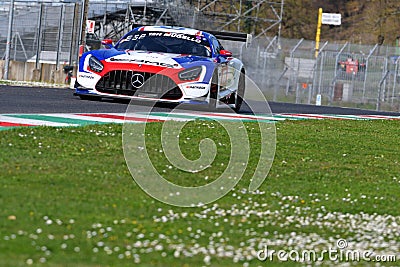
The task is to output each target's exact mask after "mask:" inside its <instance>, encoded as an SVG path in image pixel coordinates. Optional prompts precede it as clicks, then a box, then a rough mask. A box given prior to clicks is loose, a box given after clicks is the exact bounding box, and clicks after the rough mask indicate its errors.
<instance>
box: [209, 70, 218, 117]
mask: <svg viewBox="0 0 400 267" xmlns="http://www.w3.org/2000/svg"><path fill="white" fill-rule="evenodd" d="M218 90H219V84H218V74H217V73H216V72H214V74H213V77H212V79H211V86H210V92H209V95H210V96H209V100H208V109H209V110H212V111H214V110H216V109H217V101H218V99H217V98H218Z"/></svg>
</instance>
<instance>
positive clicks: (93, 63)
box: [89, 56, 104, 72]
mask: <svg viewBox="0 0 400 267" xmlns="http://www.w3.org/2000/svg"><path fill="white" fill-rule="evenodd" d="M89 67H90V69H91V70H93V71H95V72H101V71H102V70H103V68H104V66H103V64H102V63H101V62H100V60H98V59H97V58H95V57H94V56H91V57H90V58H89Z"/></svg>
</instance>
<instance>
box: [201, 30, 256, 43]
mask: <svg viewBox="0 0 400 267" xmlns="http://www.w3.org/2000/svg"><path fill="white" fill-rule="evenodd" d="M206 32H208V33H211V34H212V35H214V36H215V37H216V38H217V39H220V40H227V41H237V42H245V43H246V47H248V46H250V44H251V41H252V39H253V36H252V35H251V34H248V33H241V32H219V31H206Z"/></svg>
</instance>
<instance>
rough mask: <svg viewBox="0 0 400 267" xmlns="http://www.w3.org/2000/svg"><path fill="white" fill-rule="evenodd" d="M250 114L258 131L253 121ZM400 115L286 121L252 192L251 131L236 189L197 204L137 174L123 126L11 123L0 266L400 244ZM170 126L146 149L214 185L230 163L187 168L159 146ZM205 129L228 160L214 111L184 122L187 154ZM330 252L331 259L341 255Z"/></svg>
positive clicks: (252, 258) (1, 186)
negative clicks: (161, 194)
mask: <svg viewBox="0 0 400 267" xmlns="http://www.w3.org/2000/svg"><path fill="white" fill-rule="evenodd" d="M199 125H209V126H210V125H212V126H215V127H199ZM245 125H246V127H247V130H248V131H249V132H250V133H251V131H252V130H253V129H254V127H253V126H254V124H252V123H245ZM399 126H400V124H399V122H397V121H335V120H323V121H311V120H309V121H294V122H293V121H286V122H279V123H277V124H276V128H277V150H276V155H275V160H274V163H273V166H272V169H271V171H270V173H269V176H268V178H267V180H266V181H265V182H264V184H263V185H262V187H261V188H260V190H258V191H256V192H254V193H249V192H248V191H247V190H246V188H247V187H248V182H249V181H248V179H246V178H248V177H249V175H250V174H251V171H252V169H253V171H254V168H255V164H256V163H257V160H258V158H256V157H257V144H258V143H259V142H260V140H259V139H258V138H259V137H258V135H257V132H253V134H250V143H251V144H252V148H253V150H254V151H256V152H255V154H254V153H253V154H252V157H251V160H250V163H249V170H246V173H245V176H244V179H243V180H242V181H241V182H240V183H239V184H238V186H237V187H236V188H235V189H234V190H233V191H232V192H230V193H229V194H228V195H227V196H226V197H224V198H222V199H220V200H218V201H217V202H215V203H213V204H209V205H205V206H202V207H196V208H177V207H172V206H168V205H166V204H163V203H160V202H158V201H155V200H153V199H152V198H150V197H149V196H147V195H146V194H145V193H144V192H143V191H142V190H141V189H140V188H139V187H138V186H137V185H136V184H135V183H134V182H133V180H132V178H131V175H130V173H129V171H128V169H127V167H126V164H125V160H124V156H123V153H122V144H121V137H122V135H121V132H122V127H121V126H120V125H91V126H85V127H77V128H48V127H38V128H17V129H12V130H7V131H2V132H0V140H1V142H0V151H1V157H0V169H1V171H0V178H1V179H0V206H1V210H0V218H1V220H0V225H1V228H0V265H1V266H26V265H27V264H33V265H35V264H38V265H44V266H130V265H132V264H133V263H140V264H141V265H142V266H201V265H212V266H228V265H229V266H234V265H237V266H249V265H251V266H253V265H254V266H259V265H261V266H262V265H267V264H269V265H271V264H276V265H282V266H286V265H288V266H293V265H301V263H295V262H293V261H290V260H289V261H287V262H284V261H281V260H278V259H277V258H276V257H275V258H273V260H272V262H271V263H270V262H260V261H258V260H257V257H256V253H257V251H259V250H260V249H262V248H264V246H265V245H267V246H268V247H269V248H270V249H274V250H279V249H284V250H290V249H296V250H299V251H300V250H302V249H315V250H316V251H321V250H323V249H327V248H328V247H334V246H335V244H336V240H337V239H339V238H344V239H346V240H347V242H348V244H349V248H353V249H355V248H357V249H360V250H373V251H374V252H375V253H379V254H395V253H398V251H400V247H399V246H400V245H399V244H400V237H399V227H400V226H399V225H400V204H399V196H400V166H399V161H400V159H399V156H398V146H399V144H400V135H399ZM160 129H161V124H160V123H151V124H149V125H148V133H149V136H148V141H149V147H148V150H149V151H150V152H149V153H150V156H151V157H152V158H153V159H155V165H156V168H157V169H158V170H159V171H162V170H166V172H167V173H168V175H169V177H170V179H172V180H174V181H177V182H178V183H182V184H185V183H189V184H204V182H205V180H207V179H206V177H207V178H209V177H212V175H213V174H218V173H220V172H221V171H222V170H223V168H222V167H217V168H216V169H215V170H213V171H210V170H207V173H203V172H200V173H198V174H197V176H194V177H193V176H191V177H186V176H182V173H181V172H180V171H179V170H176V169H174V168H173V167H172V168H170V167H169V165H168V162H167V161H166V159H165V158H163V156H162V155H161V156H160V152H159V151H160V149H159V148H160V142H159V132H160ZM205 137H210V138H212V139H213V140H215V141H216V142H217V143H220V144H222V145H220V146H219V147H218V153H219V155H222V156H217V157H216V164H215V166H222V164H221V163H224V162H227V161H228V160H229V158H227V157H225V156H223V155H225V154H226V153H229V151H230V144H229V140H228V139H227V138H228V137H227V135H226V134H224V133H223V132H222V134H221V131H219V129H218V125H217V123H215V122H199V121H196V122H191V123H189V124H188V125H187V126H185V128H184V130H183V132H182V134H181V135H180V140H181V144H182V150H183V153H184V154H185V155H186V156H187V157H189V158H190V157H193V159H194V158H196V156H198V155H199V152H198V141H199V140H201V139H202V138H205ZM233 145H239V144H233ZM221 168H222V169H221ZM182 177H184V178H182ZM190 179H193V180H190ZM326 260H327V261H326V262H325V263H324V264H325V265H331V266H336V265H337V263H335V262H333V261H330V260H329V259H326ZM398 260H400V258H398ZM268 261H269V260H268ZM353 263H354V265H359V264H362V263H360V262H358V263H357V262H353ZM365 264H366V265H368V262H365Z"/></svg>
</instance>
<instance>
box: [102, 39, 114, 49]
mask: <svg viewBox="0 0 400 267" xmlns="http://www.w3.org/2000/svg"><path fill="white" fill-rule="evenodd" d="M101 44H102V45H104V47H105V48H106V49H110V48H111V47H113V41H112V40H111V39H104V40H103V41H101Z"/></svg>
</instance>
